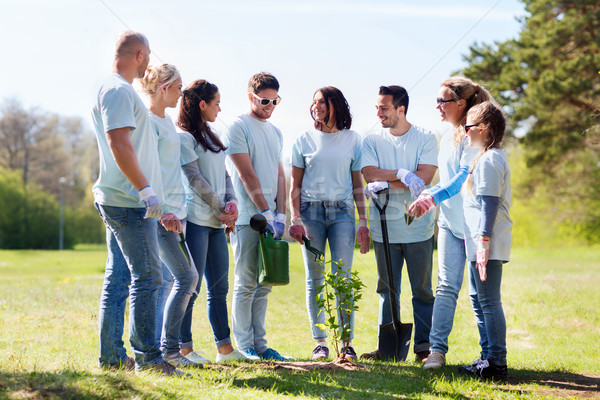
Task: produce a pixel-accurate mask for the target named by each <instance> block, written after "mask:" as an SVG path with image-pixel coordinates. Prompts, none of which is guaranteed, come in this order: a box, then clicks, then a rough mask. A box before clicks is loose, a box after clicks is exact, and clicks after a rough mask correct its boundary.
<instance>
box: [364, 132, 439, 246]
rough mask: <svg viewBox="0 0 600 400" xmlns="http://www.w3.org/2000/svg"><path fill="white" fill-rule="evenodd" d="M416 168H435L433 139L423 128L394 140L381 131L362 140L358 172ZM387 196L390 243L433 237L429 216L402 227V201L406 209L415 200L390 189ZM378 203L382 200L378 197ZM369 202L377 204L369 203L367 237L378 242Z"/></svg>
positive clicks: (375, 216) (378, 224)
mask: <svg viewBox="0 0 600 400" xmlns="http://www.w3.org/2000/svg"><path fill="white" fill-rule="evenodd" d="M419 164H427V165H435V166H437V139H436V138H435V135H434V134H433V133H431V132H429V131H426V130H424V129H423V128H419V127H417V126H414V125H412V126H411V128H410V129H409V130H408V132H406V133H405V134H404V135H402V136H394V135H392V134H391V133H390V131H389V129H382V130H381V131H380V132H378V133H373V134H371V135H369V136H367V137H366V138H365V139H364V140H363V146H362V168H364V167H369V166H375V167H378V168H381V169H392V170H393V169H399V168H404V169H407V170H409V171H411V172H414V171H416V170H417V166H418V165H419ZM427 187H430V185H428V186H427ZM383 196H385V195H383ZM389 196H390V202H389V204H388V207H387V209H386V218H387V228H388V237H389V240H390V243H416V242H422V241H424V240H427V239H429V238H431V236H433V224H434V215H433V213H429V214H427V215H424V216H422V217H421V218H415V219H414V220H413V222H412V223H411V224H410V225H406V222H405V219H404V214H405V212H404V201H405V200H406V202H407V206H408V204H409V203H411V202H412V201H414V200H415V199H414V198H412V197H411V194H410V190H407V189H405V190H399V189H390V192H389ZM380 200H383V198H381V197H380ZM373 201H379V200H371V201H370V206H369V207H370V208H369V220H370V221H369V222H370V228H371V234H372V236H373V240H375V241H378V242H382V241H383V237H382V235H381V222H380V219H379V211H377V208H375V204H373ZM380 205H383V204H382V203H380Z"/></svg>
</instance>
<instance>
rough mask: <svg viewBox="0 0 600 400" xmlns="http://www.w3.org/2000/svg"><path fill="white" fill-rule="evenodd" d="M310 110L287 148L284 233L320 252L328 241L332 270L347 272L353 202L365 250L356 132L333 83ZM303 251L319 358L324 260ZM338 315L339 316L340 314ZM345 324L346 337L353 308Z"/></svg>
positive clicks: (350, 352) (323, 350)
mask: <svg viewBox="0 0 600 400" xmlns="http://www.w3.org/2000/svg"><path fill="white" fill-rule="evenodd" d="M310 114H311V117H312V118H313V120H314V121H315V122H314V127H315V129H311V130H309V131H307V132H305V133H304V134H303V135H302V136H300V137H299V138H298V139H297V140H296V143H295V144H294V146H293V149H292V178H291V186H292V188H291V191H290V204H291V208H292V225H291V226H290V229H289V233H290V236H291V237H292V238H294V239H295V240H297V241H298V242H300V244H304V242H303V240H302V236H308V238H309V239H310V242H311V244H312V246H314V248H316V249H317V250H318V251H320V252H322V253H324V252H325V246H326V242H329V248H330V250H331V259H332V260H333V261H335V262H339V261H340V260H341V265H338V264H335V263H332V265H331V268H332V270H333V272H334V273H338V268H340V269H341V271H342V272H343V273H345V274H348V273H349V272H350V271H351V270H352V258H353V256H354V243H355V231H356V217H355V214H354V204H355V203H356V207H357V209H358V215H359V223H358V231H357V233H356V240H357V241H358V243H360V245H361V246H360V252H361V253H362V254H365V253H367V252H368V251H369V245H370V239H369V229H368V228H367V218H366V201H365V196H364V193H363V181H362V176H361V173H360V162H361V137H360V135H359V134H358V133H356V132H354V131H352V130H350V127H351V125H352V116H351V114H350V108H349V106H348V102H347V101H346V99H345V98H344V95H343V94H342V92H341V91H340V90H339V89H337V88H335V87H332V86H327V87H323V88H321V89H319V90H317V91H316V92H315V95H314V97H313V102H312V105H311V107H310ZM302 252H303V255H304V266H305V270H306V306H307V308H308V316H309V320H310V326H311V330H312V337H313V339H314V340H315V341H316V347H315V349H314V350H313V355H312V358H313V359H314V360H323V359H327V358H328V357H329V348H328V347H327V341H326V339H327V333H326V332H325V331H324V330H323V329H321V328H320V327H319V326H317V324H324V323H325V312H324V311H323V310H322V309H320V308H319V307H318V305H317V297H318V295H319V290H318V287H319V286H322V285H323V282H324V276H323V269H324V265H322V264H321V262H319V261H318V260H315V257H314V256H313V255H312V254H309V252H308V250H307V249H306V248H303V249H302ZM340 301H341V300H340V299H338V302H340ZM338 318H340V317H339V316H338ZM339 320H340V321H342V319H341V318H340V319H339ZM348 323H349V325H350V329H351V334H350V337H349V340H350V341H351V340H352V338H353V335H354V312H352V313H351V315H350V321H348ZM349 343H350V344H351V342H349ZM350 344H349V345H348V346H347V347H344V348H342V349H341V354H342V355H343V356H344V357H345V358H347V359H356V352H355V351H354V348H352V346H351V345H350Z"/></svg>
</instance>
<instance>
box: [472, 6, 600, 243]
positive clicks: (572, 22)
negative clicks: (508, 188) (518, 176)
mask: <svg viewBox="0 0 600 400" xmlns="http://www.w3.org/2000/svg"><path fill="white" fill-rule="evenodd" d="M523 2H524V4H525V9H526V11H527V13H528V15H527V16H525V17H524V18H523V19H522V20H521V22H522V31H521V33H520V37H519V38H517V39H511V40H508V41H505V42H500V43H498V42H497V43H494V44H491V45H490V44H475V45H473V46H472V47H471V48H470V53H469V54H468V55H467V56H466V57H465V61H467V63H468V66H467V67H466V68H464V69H463V70H462V71H460V72H461V73H462V74H464V75H465V76H467V77H469V78H471V79H473V80H475V81H478V82H480V83H482V84H484V85H485V86H486V87H488V88H490V89H491V91H492V94H493V95H494V96H495V98H496V99H497V100H498V102H499V103H501V104H502V105H503V106H504V109H505V111H506V112H507V115H508V117H509V126H510V131H511V132H512V133H515V132H518V129H519V128H520V129H522V130H525V131H526V134H525V135H524V136H523V137H522V138H521V139H520V140H519V142H520V144H521V145H523V147H524V157H525V161H526V165H527V172H528V173H527V179H524V180H522V182H521V184H520V186H519V187H516V188H515V190H514V194H515V197H516V198H523V199H524V198H532V197H533V196H534V194H535V195H536V197H538V198H540V199H542V200H541V202H542V203H541V204H536V207H538V209H539V208H541V209H542V210H543V212H541V213H540V215H541V216H542V217H545V216H548V215H550V216H552V218H557V219H559V220H560V221H561V222H563V223H564V224H567V225H569V226H571V227H573V230H572V232H575V233H577V234H578V235H580V236H581V237H583V238H586V239H588V240H592V241H593V240H597V239H598V238H600V212H598V210H600V170H599V166H600V153H599V152H598V150H599V149H600V140H599V137H600V75H599V74H598V73H599V69H600V3H598V2H597V1H589V0H571V1H558V0H523Z"/></svg>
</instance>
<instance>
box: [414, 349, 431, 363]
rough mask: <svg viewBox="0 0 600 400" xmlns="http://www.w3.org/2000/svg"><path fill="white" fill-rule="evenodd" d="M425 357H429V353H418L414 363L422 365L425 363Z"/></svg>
mask: <svg viewBox="0 0 600 400" xmlns="http://www.w3.org/2000/svg"><path fill="white" fill-rule="evenodd" d="M427 357H429V351H419V352H418V353H416V355H415V361H416V362H420V363H424V362H425V361H427Z"/></svg>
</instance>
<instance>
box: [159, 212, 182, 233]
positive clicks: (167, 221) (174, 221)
mask: <svg viewBox="0 0 600 400" xmlns="http://www.w3.org/2000/svg"><path fill="white" fill-rule="evenodd" d="M160 224H161V225H162V226H163V227H164V228H165V229H166V230H168V231H171V232H177V233H181V232H183V226H181V221H180V220H179V218H177V216H176V215H175V214H173V213H171V212H169V213H165V214H163V215H162V216H161V217H160Z"/></svg>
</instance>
